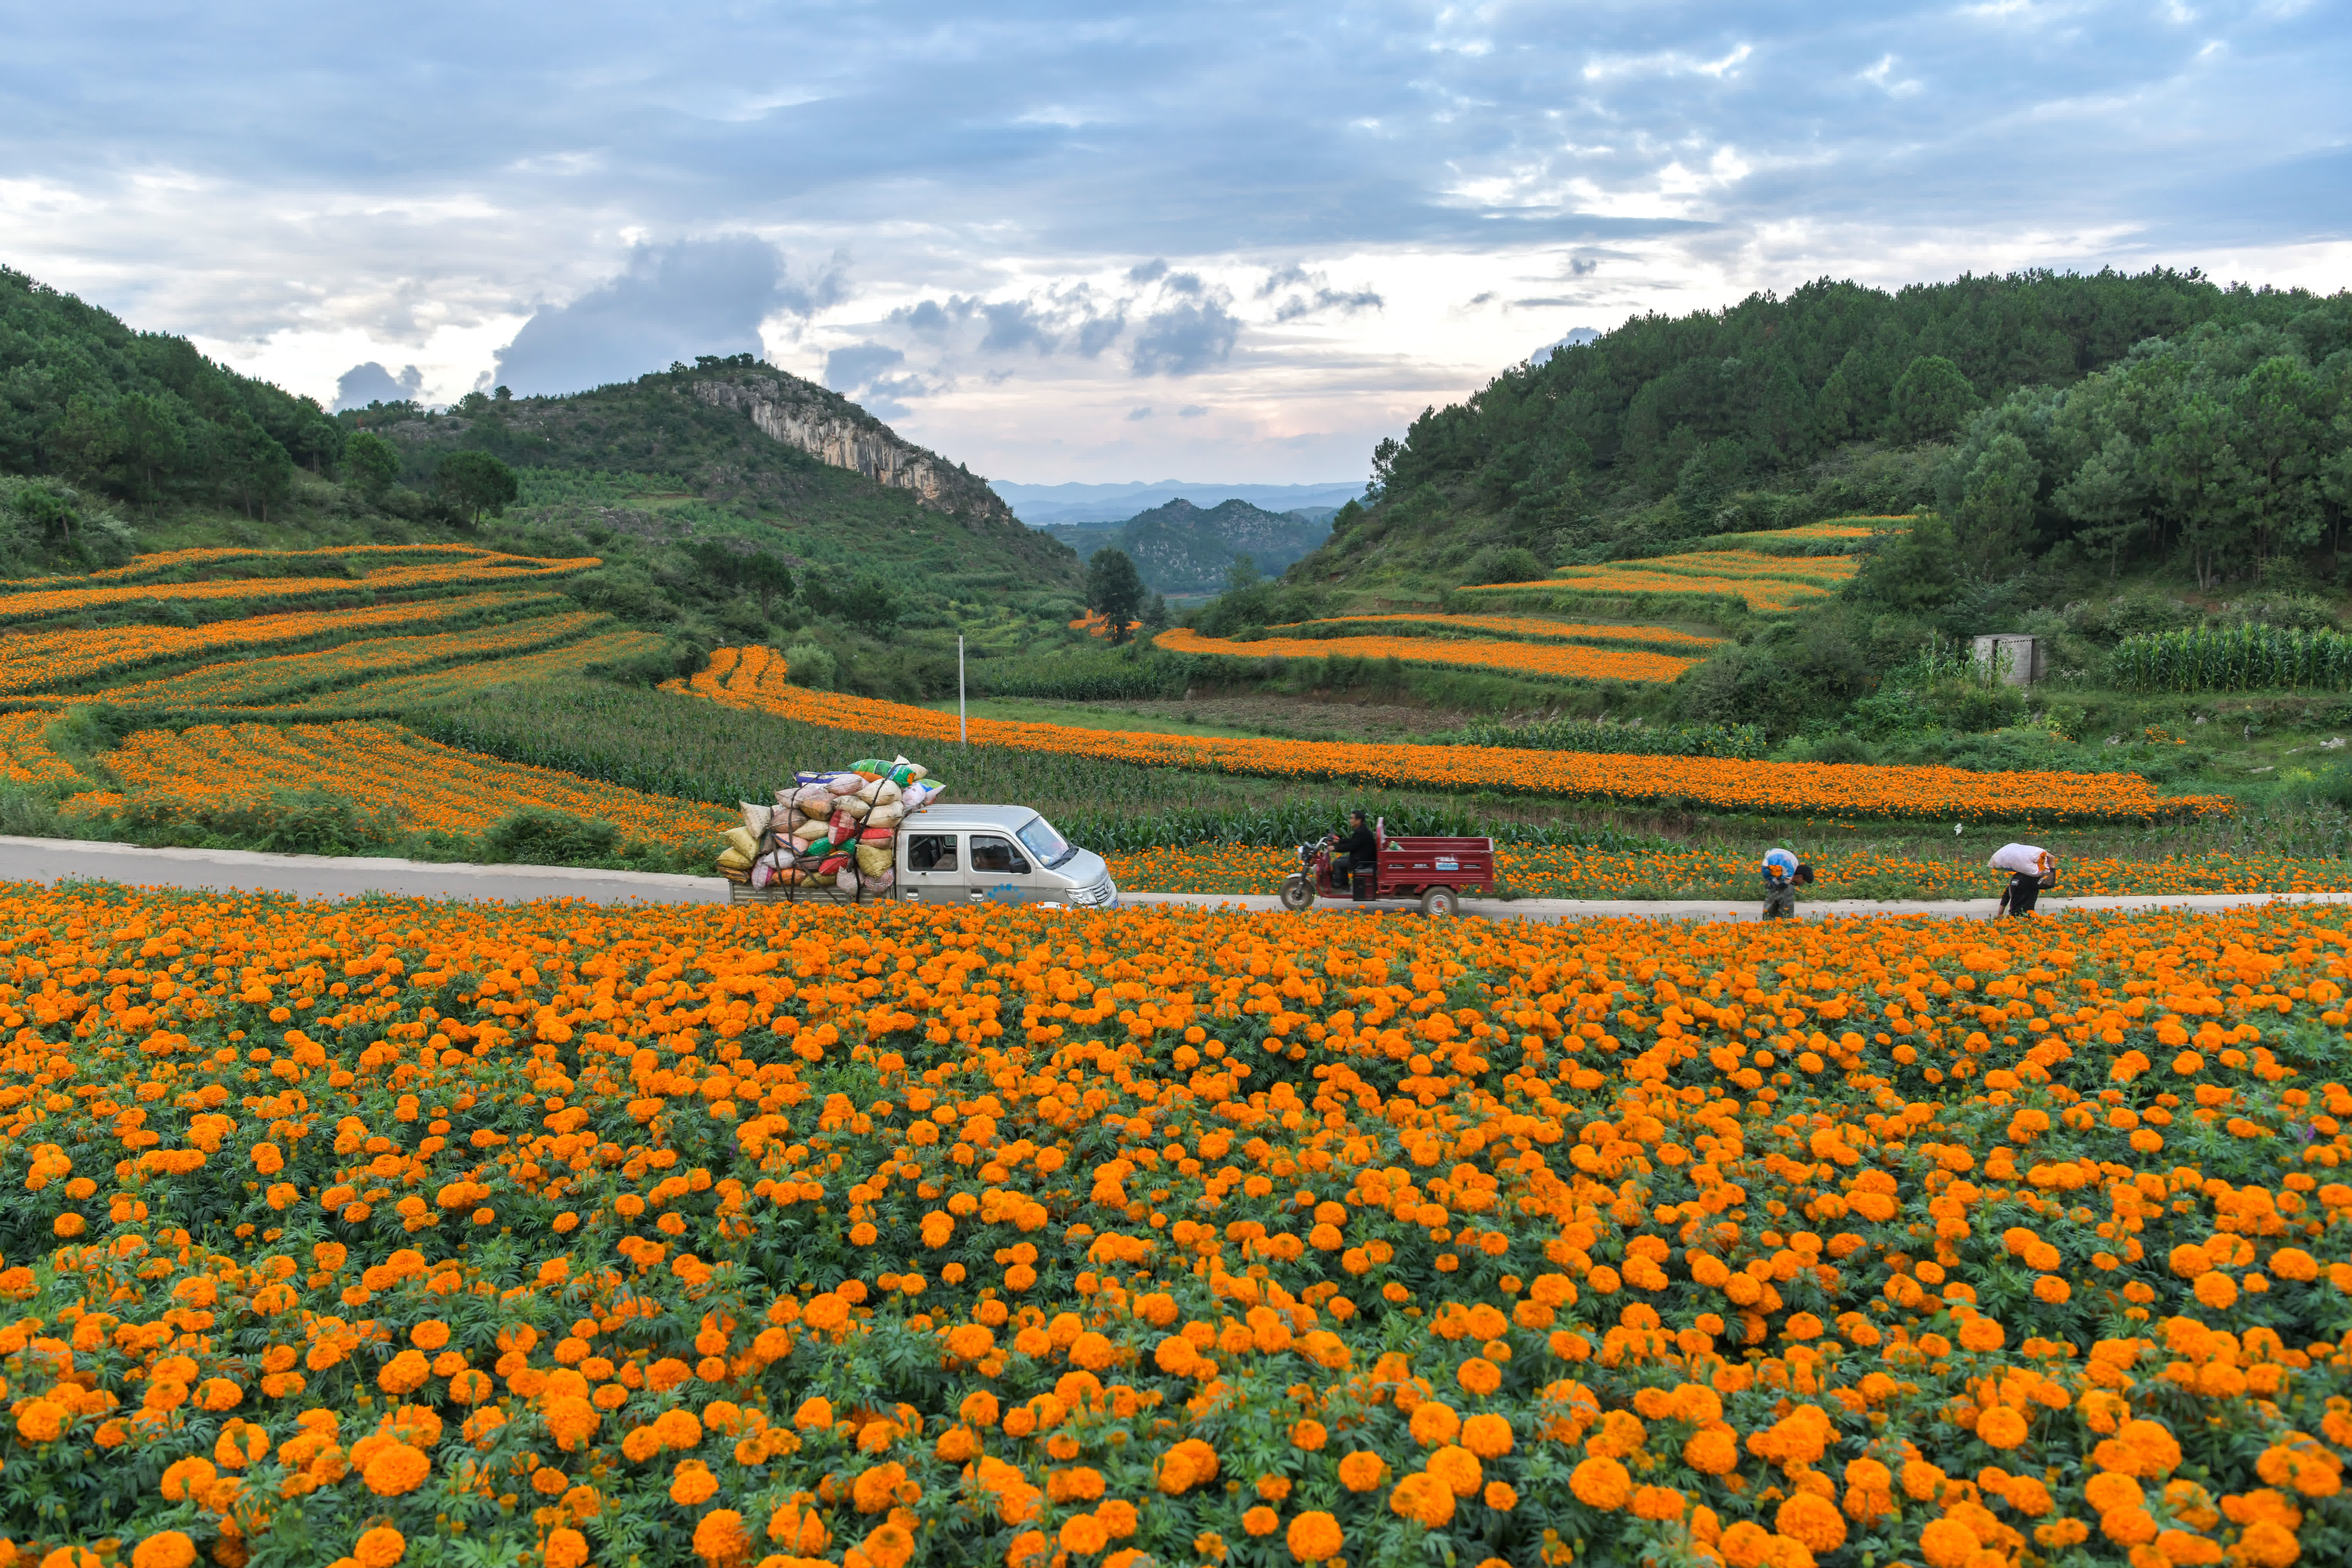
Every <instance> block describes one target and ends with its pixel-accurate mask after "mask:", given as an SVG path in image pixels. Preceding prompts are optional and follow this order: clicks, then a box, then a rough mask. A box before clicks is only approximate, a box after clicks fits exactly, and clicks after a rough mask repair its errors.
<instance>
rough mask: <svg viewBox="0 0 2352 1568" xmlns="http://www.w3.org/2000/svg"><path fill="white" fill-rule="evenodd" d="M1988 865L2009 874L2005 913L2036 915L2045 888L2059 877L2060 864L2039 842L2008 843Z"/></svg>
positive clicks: (2003, 899) (2002, 905)
mask: <svg viewBox="0 0 2352 1568" xmlns="http://www.w3.org/2000/svg"><path fill="white" fill-rule="evenodd" d="M1985 864H1986V865H1987V866H1989V867H1990V868H1992V869H1994V870H1996V871H2006V872H2008V873H2009V886H2008V887H2006V888H2003V889H2001V890H2000V912H2001V913H2002V914H2005V915H2030V914H2032V912H2033V902H2034V900H2036V899H2038V898H2040V897H2041V896H2042V889H2044V888H2047V887H2050V886H2051V885H2053V883H2055V882H2056V881H2057V880H2058V866H2057V863H2056V862H2055V861H2054V860H2053V859H2052V858H2051V855H2050V851H2049V850H2047V849H2044V848H2042V847H2041V846H2040V845H2037V844H2004V845H2002V846H2001V847H2000V848H1998V849H1996V850H1994V851H1993V852H1992V858H1990V859H1989V860H1987V861H1986V862H1985Z"/></svg>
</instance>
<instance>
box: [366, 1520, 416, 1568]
mask: <svg viewBox="0 0 2352 1568" xmlns="http://www.w3.org/2000/svg"><path fill="white" fill-rule="evenodd" d="M407 1554H408V1538H407V1537H406V1536H404V1535H403V1534H401V1533H400V1531H396V1530H394V1529H392V1528H391V1527H390V1526H388V1525H379V1526H377V1527H376V1528H375V1529H373V1530H370V1531H363V1532H362V1534H361V1536H360V1538H359V1540H358V1541H357V1542H354V1543H353V1544H352V1558H353V1559H354V1560H356V1561H357V1562H358V1563H359V1565H360V1568H392V1565H393V1564H394V1563H397V1562H399V1561H400V1560H401V1559H402V1558H403V1557H404V1556H406V1555H407Z"/></svg>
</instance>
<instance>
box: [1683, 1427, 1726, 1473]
mask: <svg viewBox="0 0 2352 1568" xmlns="http://www.w3.org/2000/svg"><path fill="white" fill-rule="evenodd" d="M1683 1462H1684V1463H1685V1464H1686V1465H1688V1466H1689V1467H1690V1468H1692V1469H1694V1470H1696V1471H1698V1472H1699V1474H1701V1475H1703V1476H1722V1475H1728V1474H1730V1473H1731V1471H1732V1470H1733V1469H1734V1468H1737V1467H1738V1464H1739V1435H1738V1433H1736V1432H1734V1431H1733V1430H1732V1429H1731V1428H1730V1427H1728V1426H1708V1427H1706V1428H1703V1429H1702V1430H1700V1431H1696V1432H1694V1433H1692V1434H1691V1435H1690V1436H1689V1437H1687V1438H1685V1440H1684V1442H1683Z"/></svg>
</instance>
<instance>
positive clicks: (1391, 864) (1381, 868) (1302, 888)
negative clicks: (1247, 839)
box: [1282, 824, 1495, 915]
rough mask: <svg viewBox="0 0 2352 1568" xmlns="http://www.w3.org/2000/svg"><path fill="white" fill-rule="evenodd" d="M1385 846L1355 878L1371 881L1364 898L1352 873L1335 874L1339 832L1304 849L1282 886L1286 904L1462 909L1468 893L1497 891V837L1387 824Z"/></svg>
mask: <svg viewBox="0 0 2352 1568" xmlns="http://www.w3.org/2000/svg"><path fill="white" fill-rule="evenodd" d="M1373 831H1374V839H1375V842H1376V843H1377V844H1378V846H1379V848H1378V851H1377V852H1376V854H1375V855H1374V857H1373V864H1372V865H1370V866H1368V867H1361V868H1356V870H1355V873H1354V876H1355V878H1356V879H1362V880H1363V881H1364V882H1367V883H1369V886H1367V887H1366V888H1365V894H1364V897H1363V898H1361V899H1359V898H1357V896H1356V887H1355V885H1354V884H1353V882H1352V881H1351V879H1349V878H1348V877H1345V876H1341V875H1339V874H1336V873H1334V872H1333V870H1332V868H1331V857H1332V855H1333V853H1334V852H1335V850H1336V849H1337V847H1338V846H1339V835H1338V834H1336V833H1335V834H1329V835H1327V836H1326V837H1323V838H1322V839H1320V840H1318V842H1316V843H1313V844H1302V845H1300V846H1299V847H1298V869H1297V871H1296V872H1294V873H1292V874H1291V875H1290V876H1289V877H1288V878H1287V879H1285V880H1284V882H1283V884H1282V907H1283V908H1284V909H1286V910H1304V909H1311V908H1312V907H1313V906H1314V903H1315V900H1317V899H1318V898H1323V899H1330V900H1343V901H1349V902H1355V903H1376V902H1377V903H1388V902H1398V901H1403V900H1420V903H1421V912H1422V913H1423V914H1424V915H1451V914H1455V913H1457V912H1459V911H1460V910H1461V907H1462V895H1463V894H1464V893H1465V892H1476V891H1482V890H1483V891H1485V892H1487V893H1492V892H1493V891H1494V890H1495V841H1494V840H1493V839H1491V838H1433V837H1431V838H1412V837H1396V838H1391V837H1389V835H1388V828H1387V825H1386V824H1381V825H1380V826H1378V827H1376V828H1375V829H1374V830H1373Z"/></svg>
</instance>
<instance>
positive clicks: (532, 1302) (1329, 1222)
mask: <svg viewBox="0 0 2352 1568" xmlns="http://www.w3.org/2000/svg"><path fill="white" fill-rule="evenodd" d="M2347 948H2352V933H2347V931H2344V930H2342V929H2339V927H2338V925H2336V924H2335V923H2331V922H2330V921H2324V920H2315V919H2311V918H2307V917H2306V916H2305V915H2302V914H2297V913H2294V912H2293V911H2288V910H2272V911H2267V912H2262V913H2255V912H2245V913H2240V914H2235V915H2231V916H2226V917H2224V916H2206V917H2189V916H2182V915H2174V914H2164V915H2143V916H2135V917H2128V918H2121V917H2119V918H2107V919H2098V918H2085V917H2075V918H2069V919H2068V920H2066V921H2064V922H2063V923H2056V922H2052V923H2044V924H2037V925H2034V926H2032V927H2030V928H2026V929H2019V930H2010V931H1995V930H1992V929H1990V928H1987V927H1984V926H1980V925H1972V924H1962V923H1958V922H1955V923H1949V924H1938V923H1934V922H1901V923H1897V922H1885V921H1882V922H1847V923H1832V924H1821V925H1805V926H1784V927H1780V928H1778V929H1769V930H1758V929H1755V928H1738V929H1734V928H1727V927H1720V926H1716V927H1704V926H1702V927H1683V926H1673V925H1645V924H1636V923H1611V922H1598V921H1596V922H1588V923H1583V924H1578V925H1564V926H1557V927H1519V926H1512V925H1494V924H1489V923H1486V922H1481V921H1461V922H1446V923H1442V924H1438V925H1434V926H1433V925H1430V924H1428V923H1426V922H1423V921H1410V920H1397V919H1385V918H1374V919H1371V920H1369V921H1361V920H1348V921H1336V920H1317V919H1311V918H1310V919H1303V920H1302V919H1284V918H1275V917H1252V916H1244V915H1239V914H1232V913H1213V914H1207V913H1168V912H1153V913H1142V912H1135V911H1127V912H1116V913H1105V914H1093V915H1072V914H1063V913H1049V912H1045V911H1032V910H1018V909H1003V908H997V909H990V910H920V909H908V908H889V909H885V910H877V911H874V912H872V913H871V914H869V915H867V916H866V917H864V918H845V917H842V916H840V915H838V914H833V913H821V912H818V911H814V910H787V909H781V908H771V909H759V910H629V911H605V910H593V909H587V908H583V907H579V906H540V907H535V908H532V909H528V910H481V909H473V908H465V907H457V906H450V905H434V904H420V903H409V902H402V901H396V900H384V901H376V902H370V903H367V904H362V905H355V906H348V907H344V908H340V909H335V908H328V907H322V906H304V905H298V904H290V903H280V902H274V901H264V900H213V899H208V898H202V897H194V896H181V897H162V896H141V895H138V894H131V893H112V894H105V895H100V894H95V893H81V894H74V893H53V894H22V893H19V894H17V895H16V896H14V897H11V898H8V899H6V900H0V969H5V975H6V980H5V984H6V987H7V989H6V990H5V992H0V1002H5V1009H6V1010H5V1014H0V1025H5V1027H7V1028H8V1029H10V1030H11V1031H13V1033H14V1039H13V1041H12V1042H11V1043H10V1045H9V1047H8V1048H7V1051H6V1054H5V1059H0V1110H5V1116H6V1121H5V1124H0V1179H5V1181H6V1182H7V1183H8V1184H10V1187H11V1188H12V1190H17V1191H20V1192H21V1193H22V1194H23V1195H22V1196H21V1197H20V1198H19V1199H18V1200H17V1201H16V1202H14V1203H12V1204H11V1205H9V1206H8V1207H7V1209H6V1210H5V1213H0V1293H5V1295H6V1296H7V1297H8V1298H9V1300H11V1302H12V1303H13V1306H12V1311H13V1313H14V1317H13V1321H11V1322H10V1323H9V1324H8V1325H7V1326H6V1327H5V1328H0V1375H5V1378H6V1380H7V1390H6V1397H7V1399H8V1401H9V1405H8V1419H7V1424H6V1428H5V1431H6V1439H5V1447H0V1497H5V1500H6V1509H5V1521H6V1522H7V1525H8V1527H9V1529H10V1531H12V1536H13V1539H12V1542H11V1546H12V1548H13V1550H14V1552H15V1554H16V1560H17V1561H19V1562H26V1561H39V1562H44V1563H54V1564H58V1568H68V1565H73V1568H79V1565H82V1564H89V1563H126V1562H127V1563H131V1564H132V1565H134V1568H166V1565H179V1568H185V1565H187V1564H190V1563H194V1561H195V1560H196V1559H197V1558H199V1557H203V1558H207V1559H209V1560H211V1561H212V1562H215V1563H224V1564H236V1563H248V1562H250V1563H257V1564H264V1565H267V1564H274V1563H329V1562H333V1563H342V1564H345V1565H346V1568H350V1565H353V1564H372V1565H375V1568H383V1565H387V1564H391V1563H415V1564H440V1563H453V1564H454V1563H514V1562H518V1561H520V1562H529V1563H545V1564H550V1565H554V1568H578V1565H580V1564H582V1563H596V1564H614V1565H619V1564H625V1563H638V1564H653V1563H709V1564H713V1565H720V1564H730V1563H742V1564H755V1563H767V1564H769V1565H770V1568H782V1565H787V1564H803V1563H817V1562H824V1563H837V1564H842V1565H845V1568H866V1565H870V1568H903V1565H905V1564H908V1563H913V1562H917V1561H923V1562H949V1561H965V1562H970V1563H989V1564H993V1563H1005V1564H1008V1565H1009V1568H1021V1565H1024V1564H1036V1565H1039V1568H1050V1565H1051V1564H1053V1563H1062V1564H1064V1565H1065V1568H1093V1565H1094V1564H1096V1563H1102V1564H1105V1565H1113V1564H1116V1565H1118V1568H1137V1565H1139V1564H1140V1563H1143V1562H1145V1561H1147V1560H1149V1561H1150V1562H1152V1563H1210V1564H1239V1563H1295V1562H1317V1563H1348V1564H1356V1565H1370V1564H1381V1565H1385V1564H1404V1563H1434V1562H1448V1561H1450V1562H1453V1563H1458V1564H1469V1563H1503V1564H1521V1563H1529V1564H1531V1563H1550V1564H1559V1563H1571V1562H1583V1563H1632V1562H1635V1561H1651V1560H1654V1561H1656V1562H1660V1563H1664V1562H1670V1561H1685V1562H1699V1561H1706V1562H1716V1563H1730V1564H1735V1565H1738V1568H1756V1565H1759V1564H1767V1563H1769V1564H1779V1565H1783V1568H1785V1565H1789V1564H1803V1563H1824V1564H1847V1563H1851V1564H1855V1565H1858V1568H1859V1565H1863V1564H1871V1563H1893V1562H1897V1561H1900V1562H1907V1563H1926V1564H1929V1565H1931V1568H1992V1565H1993V1564H1995V1563H2024V1562H2029V1561H2031V1562H2047V1563H2131V1564H2133V1565H2134V1568H2156V1565H2157V1564H2159V1563H2162V1564H2173V1563H2218V1562H2222V1561H2224V1560H2227V1561H2230V1562H2233V1563H2248V1564H2285V1563H2294V1562H2296V1561H2298V1560H2300V1559H2301V1558H2304V1557H2306V1556H2307V1557H2309V1558H2310V1559H2311V1560H2312V1561H2315V1562H2327V1561H2330V1560H2332V1559H2333V1558H2334V1557H2335V1556H2336V1555H2337V1554H2340V1553H2341V1552H2343V1551H2344V1550H2345V1548H2346V1545H2347V1502H2346V1499H2345V1496H2344V1493H2343V1490H2342V1485H2341V1471H2342V1468H2343V1462H2344V1451H2345V1448H2346V1447H2347V1444H2352V1397H2348V1396H2347V1395H2352V1303H2347V1291H2352V1263H2347V1261H2346V1260H2345V1258H2344V1252H2345V1248H2344V1245H2343V1239H2344V1236H2345V1229H2344V1227H2345V1226H2346V1225H2347V1215H2352V1186H2347V1184H2345V1183H2344V1181H2342V1180H2341V1179H2339V1178H2340V1177H2341V1176H2342V1175H2343V1174H2344V1173H2343V1171H2342V1169H2341V1167H2342V1166H2343V1165H2344V1164H2345V1163H2346V1162H2347V1159H2352V1138H2347V1135H2346V1132H2345V1130H2344V1127H2343V1124H2342V1122H2341V1121H2339V1118H2342V1117H2345V1116H2347V1115H2352V1089H2347V1088H2346V1086H2345V1084H2344V1083H2343V1082H2341V1081H2340V1079H2342V1077H2343V1076H2344V1074H2343V1071H2342V1060H2343V1054H2344V1050H2345V1045H2344V1041H2345V1025H2346V1014H2345V1012H2344V1010H2343V1008H2344V1004H2343V985H2344V983H2345V974H2346V970H2347Z"/></svg>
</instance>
